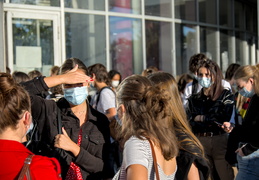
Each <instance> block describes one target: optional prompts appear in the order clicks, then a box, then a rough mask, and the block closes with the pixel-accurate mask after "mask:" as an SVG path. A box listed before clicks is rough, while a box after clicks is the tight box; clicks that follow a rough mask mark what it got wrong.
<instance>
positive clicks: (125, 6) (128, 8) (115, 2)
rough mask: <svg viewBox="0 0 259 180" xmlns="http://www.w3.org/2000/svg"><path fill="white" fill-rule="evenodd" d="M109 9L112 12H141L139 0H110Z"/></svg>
mask: <svg viewBox="0 0 259 180" xmlns="http://www.w3.org/2000/svg"><path fill="white" fill-rule="evenodd" d="M109 9H110V11H112V12H121V13H132V14H141V1H139V0H123V1H122V0H109Z"/></svg>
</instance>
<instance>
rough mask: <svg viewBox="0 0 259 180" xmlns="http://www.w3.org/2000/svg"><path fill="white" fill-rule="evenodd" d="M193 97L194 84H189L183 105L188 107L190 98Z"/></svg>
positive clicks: (184, 94)
mask: <svg viewBox="0 0 259 180" xmlns="http://www.w3.org/2000/svg"><path fill="white" fill-rule="evenodd" d="M191 95H192V82H190V83H188V84H187V85H186V87H185V89H184V93H183V105H184V107H187V102H188V98H189V97H190V96H191Z"/></svg>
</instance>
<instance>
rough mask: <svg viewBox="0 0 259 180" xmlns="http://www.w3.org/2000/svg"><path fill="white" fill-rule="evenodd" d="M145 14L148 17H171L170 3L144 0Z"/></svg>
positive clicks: (160, 0) (167, 0)
mask: <svg viewBox="0 0 259 180" xmlns="http://www.w3.org/2000/svg"><path fill="white" fill-rule="evenodd" d="M145 14H146V15H150V16H162V17H172V1H171V0H146V1H145Z"/></svg>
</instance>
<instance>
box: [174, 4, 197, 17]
mask: <svg viewBox="0 0 259 180" xmlns="http://www.w3.org/2000/svg"><path fill="white" fill-rule="evenodd" d="M174 4H175V18H177V19H184V20H190V21H196V2H195V1H190V0H175V1H174Z"/></svg>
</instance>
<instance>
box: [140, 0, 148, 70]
mask: <svg viewBox="0 0 259 180" xmlns="http://www.w3.org/2000/svg"><path fill="white" fill-rule="evenodd" d="M141 15H142V36H143V37H142V41H143V42H142V48H143V51H142V52H143V69H146V68H147V54H146V53H147V49H146V31H145V29H146V23H145V3H144V0H141Z"/></svg>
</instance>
